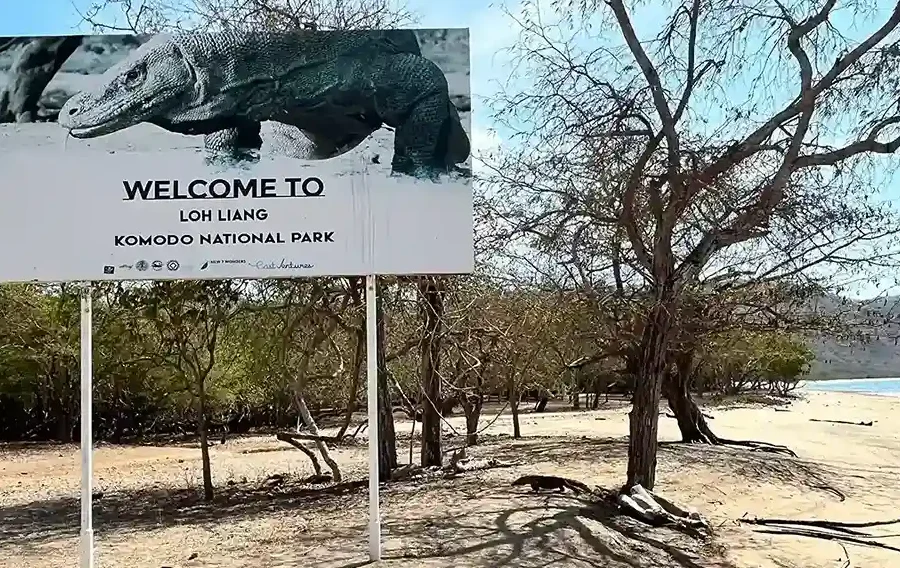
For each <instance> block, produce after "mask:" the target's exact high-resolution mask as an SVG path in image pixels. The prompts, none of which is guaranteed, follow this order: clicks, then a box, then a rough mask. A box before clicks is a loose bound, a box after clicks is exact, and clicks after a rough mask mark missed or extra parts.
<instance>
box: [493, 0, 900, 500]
mask: <svg viewBox="0 0 900 568" xmlns="http://www.w3.org/2000/svg"><path fill="white" fill-rule="evenodd" d="M835 4H836V2H835V1H834V0H826V1H825V2H823V3H811V2H798V3H795V4H794V5H793V6H791V7H787V6H784V5H782V4H781V3H779V2H777V1H773V2H768V1H760V2H754V3H752V4H734V3H731V2H721V1H718V0H713V1H705V0H690V1H687V2H683V3H677V4H675V5H673V6H672V7H671V8H670V10H669V12H668V14H666V15H665V17H664V19H663V21H662V25H661V26H659V27H658V29H649V28H650V26H652V25H653V22H652V21H648V22H641V21H636V20H635V19H634V18H633V12H634V9H633V8H632V7H630V6H627V5H626V3H625V2H624V0H609V1H608V2H605V3H600V2H593V1H590V0H588V1H582V0H579V1H575V0H572V1H569V2H562V3H559V4H556V5H555V7H554V8H551V9H549V10H543V11H542V8H541V6H540V5H539V4H538V3H537V2H526V7H525V10H524V12H522V14H521V15H516V16H514V17H515V19H516V22H517V23H518V25H519V26H520V28H521V31H522V36H521V39H520V41H519V42H518V44H517V46H516V48H514V53H515V56H516V58H517V61H516V63H517V65H516V66H515V68H516V69H517V73H516V75H515V77H514V78H513V79H514V82H512V83H511V86H510V88H509V91H510V92H511V94H505V95H504V96H503V97H501V98H500V100H499V101H498V102H499V110H498V113H497V119H498V120H499V121H500V122H501V124H502V125H503V126H504V128H505V129H506V130H507V132H510V133H511V142H510V145H509V149H508V152H507V153H506V155H505V156H502V157H500V158H499V159H498V160H497V161H495V162H493V165H494V168H493V173H494V175H493V176H492V177H493V178H494V179H493V181H494V182H495V186H496V187H497V188H499V189H498V191H497V193H498V195H499V196H500V197H499V198H498V199H497V201H496V209H497V216H498V217H499V218H502V219H506V221H507V222H508V223H509V225H510V226H512V227H513V228H514V229H515V230H517V231H518V232H519V233H521V234H527V235H530V236H531V241H532V243H531V244H535V243H537V245H543V246H545V247H546V244H547V243H548V242H559V241H563V242H565V243H567V244H568V245H569V253H568V254H567V256H566V257H563V258H562V259H561V260H562V263H558V264H557V265H556V268H555V270H557V272H558V273H563V274H565V273H566V271H567V270H568V271H570V272H571V271H572V270H573V267H576V266H577V267H581V268H584V267H585V266H587V267H588V268H590V271H582V272H581V273H579V274H577V276H578V278H579V279H580V280H581V281H582V283H583V285H584V286H585V287H594V288H596V287H597V286H599V285H600V284H603V285H610V286H615V287H617V288H618V289H619V290H626V289H629V288H630V289H632V290H641V294H640V295H639V297H640V302H639V303H637V304H634V305H633V307H632V313H633V316H634V319H635V324H636V325H634V326H632V329H633V331H634V332H635V333H636V335H637V339H636V341H635V343H634V345H633V349H631V350H629V352H628V355H627V356H628V358H629V359H630V361H631V362H630V365H631V366H632V367H633V370H634V372H635V374H636V376H637V379H638V380H637V381H636V384H635V391H634V399H633V402H634V408H633V410H632V412H631V415H630V448H629V465H628V480H627V483H628V486H632V485H635V484H641V485H643V486H644V487H646V488H652V487H653V485H654V482H655V470H656V441H657V432H658V406H659V402H660V399H661V395H662V387H663V384H664V379H665V377H666V374H667V371H668V369H669V367H670V363H671V357H670V354H671V353H670V348H671V347H672V346H673V345H674V343H675V342H677V340H678V334H679V329H680V321H679V318H680V315H681V314H682V309H681V308H682V305H681V304H682V299H683V298H685V297H686V295H687V294H688V292H689V291H690V290H692V289H706V288H707V287H708V286H709V283H710V282H712V281H713V279H714V278H716V277H718V278H720V279H731V280H738V279H739V278H738V274H737V273H739V272H743V273H749V274H750V276H751V278H753V279H757V280H758V279H759V278H760V277H761V274H763V273H766V272H769V271H774V273H778V274H781V275H784V274H786V273H788V272H794V273H795V274H800V273H809V272H810V270H811V269H810V268H809V267H805V266H804V263H803V262H800V261H796V262H794V261H792V262H785V258H784V255H783V254H781V253H783V252H784V250H785V249H786V247H784V246H783V245H784V244H785V243H787V242H791V243H794V244H799V245H802V246H804V247H809V248H810V249H811V252H810V254H811V255H817V256H818V257H823V256H826V257H828V259H827V260H828V261H829V262H834V263H836V264H841V262H842V259H845V258H848V257H849V256H853V255H854V254H856V255H857V256H859V250H860V249H864V250H868V251H869V252H871V249H872V247H873V246H874V245H876V244H878V243H880V242H881V241H879V240H878V237H879V236H883V235H884V234H885V231H884V227H885V224H886V223H885V220H886V219H888V218H889V217H890V214H889V212H888V211H887V209H886V208H884V207H882V206H879V205H878V204H875V203H873V202H872V200H871V199H869V198H868V197H867V196H866V193H868V192H870V189H868V188H870V187H871V186H872V184H874V183H876V178H877V176H878V170H877V167H878V166H882V167H883V166H884V164H885V162H884V161H879V160H878V159H877V156H878V155H885V154H893V153H894V152H895V151H896V150H897V148H898V147H900V137H898V130H897V125H898V124H900V114H897V113H898V111H897V105H896V100H895V99H896V97H895V95H894V88H893V84H894V81H895V79H896V71H895V69H896V67H895V65H896V60H897V57H898V55H900V52H898V51H897V50H896V48H895V47H893V46H894V45H895V42H897V40H898V39H900V37H898V33H897V29H896V28H897V25H898V23H900V4H898V5H897V6H895V7H894V8H893V9H892V10H891V11H890V13H888V14H886V15H884V16H883V19H882V21H881V22H880V24H879V25H878V26H877V27H876V28H874V31H872V32H871V33H870V34H869V35H868V36H866V37H863V38H855V39H851V38H849V37H847V34H846V33H845V31H842V30H841V29H839V28H838V27H837V26H836V25H835V24H832V23H831V22H829V18H830V17H831V16H832V12H833V10H834V8H835ZM864 9H865V6H864V5H863V4H861V3H860V4H850V5H849V6H846V7H844V8H843V11H842V15H841V17H842V19H843V21H845V22H849V24H852V21H853V18H855V17H860V18H861V17H862V13H863V11H864ZM638 28H641V32H640V34H639V32H638ZM645 28H646V29H645ZM867 166H872V167H868V168H867ZM864 188H865V189H864ZM864 192H865V193H864ZM838 204H843V208H841V207H836V205H838ZM836 214H837V215H838V216H837V217H835V215H836ZM829 241H831V244H828V243H829ZM560 248H562V247H557V248H556V251H557V252H558V251H559V250H560ZM601 251H602V252H603V253H604V254H598V253H600V252H601ZM883 254H884V255H885V256H887V257H890V256H891V255H892V254H893V252H891V251H885V252H884V253H883ZM729 256H731V257H732V258H729ZM870 256H873V255H870ZM874 256H876V257H877V256H882V255H880V254H876V255H874ZM581 257H589V258H590V262H585V261H584V258H581ZM753 257H755V258H756V261H755V262H753V261H751V260H750V259H751V258H753ZM795 257H797V255H795ZM735 258H736V259H738V260H740V264H739V265H737V266H736V265H735V264H733V262H731V260H733V259H735ZM800 258H802V255H800ZM612 260H615V261H616V262H612ZM873 264H876V265H877V264H878V263H877V262H875V263H873ZM773 277H774V276H773Z"/></svg>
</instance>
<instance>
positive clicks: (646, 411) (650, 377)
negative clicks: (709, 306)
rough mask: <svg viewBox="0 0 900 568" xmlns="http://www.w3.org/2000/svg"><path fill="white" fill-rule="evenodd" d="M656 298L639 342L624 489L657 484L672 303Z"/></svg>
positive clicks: (648, 487)
mask: <svg viewBox="0 0 900 568" xmlns="http://www.w3.org/2000/svg"><path fill="white" fill-rule="evenodd" d="M666 292H668V291H666V290H664V291H663V292H662V294H663V295H662V297H658V299H657V304H656V305H655V306H654V307H653V309H652V311H651V313H650V317H649V318H647V323H646V325H645V327H644V333H643V337H642V338H641V348H640V359H639V360H638V367H637V382H636V384H635V387H634V398H633V400H632V409H631V413H630V414H629V432H628V433H629V436H628V481H627V487H629V488H630V487H633V486H635V485H641V486H642V487H644V489H647V490H648V491H652V490H653V486H654V484H655V482H656V451H657V443H658V436H659V402H660V399H661V398H662V385H663V380H664V378H665V371H666V355H667V353H666V348H667V345H668V338H669V332H670V328H671V325H672V315H671V314H672V308H673V307H672V306H671V302H664V301H663V300H665V299H668V298H666Z"/></svg>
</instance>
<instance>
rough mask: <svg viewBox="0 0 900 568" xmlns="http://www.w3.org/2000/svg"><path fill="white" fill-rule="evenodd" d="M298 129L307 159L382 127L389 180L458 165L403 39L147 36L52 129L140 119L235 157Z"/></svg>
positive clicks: (409, 38) (463, 147) (446, 106)
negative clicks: (273, 125) (386, 132)
mask: <svg viewBox="0 0 900 568" xmlns="http://www.w3.org/2000/svg"><path fill="white" fill-rule="evenodd" d="M263 121H274V122H279V123H282V124H285V125H288V126H292V127H295V128H297V129H299V130H300V131H301V132H302V133H303V134H304V136H305V137H306V138H308V139H309V141H310V142H311V144H310V149H309V151H308V153H307V156H306V157H308V158H309V159H327V158H331V157H334V156H337V155H340V154H342V153H344V152H347V151H348V150H350V149H352V148H355V147H356V146H358V145H359V144H360V143H361V142H362V141H363V140H365V139H366V138H367V137H369V136H370V135H371V134H372V133H373V132H375V131H376V130H378V129H379V128H381V127H382V125H384V124H386V125H388V126H391V127H393V128H394V129H395V130H394V155H393V159H392V160H391V170H392V172H393V173H399V174H406V175H412V176H416V177H427V178H431V179H435V178H436V176H437V175H438V174H440V173H443V172H450V171H457V170H458V168H457V166H456V165H457V164H460V163H462V162H465V161H466V160H467V159H468V157H469V152H470V143H469V138H468V136H467V134H466V132H465V130H464V129H463V127H462V124H461V122H460V117H459V114H458V112H457V110H456V107H454V106H453V103H452V102H451V101H450V96H449V92H448V85H447V79H446V77H445V76H444V74H443V72H442V71H441V70H440V68H438V66H437V65H435V64H434V63H433V62H432V61H430V60H428V59H426V58H425V57H422V55H421V51H420V48H419V44H418V40H417V39H416V36H415V34H414V32H412V31H411V30H382V31H358V30H353V31H330V32H321V31H306V30H301V31H295V32H291V33H271V34H266V33H259V32H241V31H228V32H221V33H215V34H184V35H175V36H156V37H154V38H152V39H151V40H149V41H148V42H146V43H145V44H143V45H142V46H141V47H139V48H138V49H137V50H135V52H134V53H133V54H132V57H130V58H128V59H127V60H125V61H123V62H121V63H119V64H118V65H116V66H114V67H112V68H111V69H109V70H108V71H107V72H106V73H105V74H104V76H103V83H102V85H101V86H99V87H98V88H97V89H95V90H89V91H83V92H81V93H78V94H76V95H75V96H73V97H72V98H70V99H69V100H68V101H67V102H66V104H65V105H64V106H63V108H62V110H61V111H60V115H59V124H60V125H61V126H62V127H63V128H65V129H67V130H68V131H69V132H70V133H71V135H72V136H73V137H75V138H93V137H97V136H103V135H106V134H110V133H113V132H117V131H119V130H122V129H124V128H128V127H130V126H133V125H136V124H138V123H141V122H146V123H150V124H155V125H157V126H159V127H162V128H164V129H166V130H168V131H170V132H176V133H180V134H193V135H205V136H206V138H205V141H204V145H205V147H206V148H207V150H210V151H212V152H213V153H215V154H219V155H221V154H226V155H228V156H231V157H233V158H234V159H235V160H238V161H243V160H247V159H252V156H253V155H254V152H255V151H257V150H258V149H259V148H260V147H261V146H262V139H261V137H260V123H261V122H263Z"/></svg>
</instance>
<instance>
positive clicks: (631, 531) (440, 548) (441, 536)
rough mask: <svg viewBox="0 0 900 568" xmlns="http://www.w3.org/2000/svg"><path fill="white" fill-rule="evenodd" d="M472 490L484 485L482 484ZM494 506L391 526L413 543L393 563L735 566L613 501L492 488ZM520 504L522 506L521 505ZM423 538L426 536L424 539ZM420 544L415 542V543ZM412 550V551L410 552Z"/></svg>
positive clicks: (391, 555) (715, 549) (707, 546)
mask: <svg viewBox="0 0 900 568" xmlns="http://www.w3.org/2000/svg"><path fill="white" fill-rule="evenodd" d="M472 484H473V485H480V483H478V482H477V481H473V482H472ZM487 493H489V494H490V496H491V497H493V498H494V499H495V501H494V503H506V504H508V503H510V502H514V503H516V505H517V506H508V505H506V506H504V505H498V506H495V507H490V506H488V507H487V510H485V508H483V507H482V506H479V510H478V511H477V512H476V511H462V512H458V513H456V514H453V515H446V514H442V515H440V516H433V517H427V518H422V519H419V520H416V521H413V522H411V521H410V520H404V521H403V522H392V521H391V520H388V521H387V523H386V525H385V526H386V528H387V533H388V534H389V535H390V537H392V538H399V539H401V540H402V541H403V542H405V543H408V544H407V545H406V546H405V547H404V548H405V549H404V550H403V551H397V552H394V551H388V552H387V553H386V554H385V559H387V560H406V561H409V560H412V559H415V560H429V559H439V558H440V559H445V560H447V561H448V562H446V565H447V566H479V567H480V566H484V567H496V568H501V567H507V566H508V567H516V568H538V567H544V566H553V565H561V566H573V567H576V566H577V567H592V568H593V567H605V568H657V567H658V568H663V567H665V568H676V567H677V568H711V567H716V568H731V567H732V566H733V565H732V564H730V563H728V562H726V561H725V560H723V559H722V551H723V549H722V548H721V547H720V546H718V545H717V544H715V543H714V542H713V541H711V540H704V539H702V538H698V537H697V535H691V534H686V533H681V532H678V531H676V530H673V529H669V528H651V527H649V526H647V525H644V524H642V523H640V522H638V521H636V520H634V519H631V518H629V517H625V516H622V515H620V514H618V512H617V511H616V510H615V508H614V507H613V506H611V505H609V504H607V503H603V502H593V501H588V500H581V499H576V498H573V497H571V496H567V495H553V494H550V495H536V494H527V493H526V494H524V495H523V494H522V493H520V492H514V491H508V490H507V491H505V490H502V489H499V490H498V489H496V488H491V489H490V490H488V491H487ZM520 503H521V504H520ZM423 535H427V537H426V538H423ZM414 541H415V544H412V543H413V542H414ZM411 549H413V550H411Z"/></svg>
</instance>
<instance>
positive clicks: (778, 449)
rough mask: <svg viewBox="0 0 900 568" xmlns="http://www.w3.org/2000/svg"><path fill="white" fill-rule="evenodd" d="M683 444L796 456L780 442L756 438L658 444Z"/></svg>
mask: <svg viewBox="0 0 900 568" xmlns="http://www.w3.org/2000/svg"><path fill="white" fill-rule="evenodd" d="M685 444H703V445H707V446H732V447H737V448H749V449H750V451H752V452H765V453H768V454H781V455H786V456H790V457H792V458H796V457H798V456H797V453H796V452H794V450H792V449H790V448H789V447H787V446H782V445H780V444H770V443H768V442H758V441H756V440H728V439H726V438H719V437H716V438H714V439H705V440H696V441H693V440H691V441H684V440H679V441H677V442H660V443H659V445H660V446H682V445H685Z"/></svg>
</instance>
